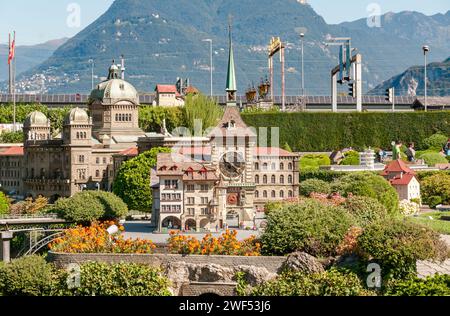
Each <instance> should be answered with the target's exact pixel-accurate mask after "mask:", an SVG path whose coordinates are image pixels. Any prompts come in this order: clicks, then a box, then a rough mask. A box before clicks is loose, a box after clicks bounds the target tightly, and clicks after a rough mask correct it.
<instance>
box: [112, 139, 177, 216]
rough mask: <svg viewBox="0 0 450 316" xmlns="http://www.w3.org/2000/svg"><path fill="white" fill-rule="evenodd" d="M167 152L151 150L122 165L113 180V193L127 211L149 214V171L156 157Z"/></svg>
mask: <svg viewBox="0 0 450 316" xmlns="http://www.w3.org/2000/svg"><path fill="white" fill-rule="evenodd" d="M167 152H170V149H169V148H163V147H158V148H152V149H151V150H150V151H147V152H145V153H143V154H141V155H139V156H138V157H136V158H134V159H131V160H129V161H127V162H125V163H124V164H123V165H122V167H121V168H120V170H119V172H118V174H117V177H116V179H115V180H114V183H113V192H114V193H115V194H116V195H117V196H119V197H120V198H122V200H123V201H124V202H125V203H126V204H127V205H128V208H129V209H131V210H136V211H141V212H151V209H152V203H153V195H152V189H151V184H150V177H151V170H152V168H154V167H155V166H156V159H157V155H158V154H159V153H167Z"/></svg>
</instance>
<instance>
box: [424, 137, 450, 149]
mask: <svg viewBox="0 0 450 316" xmlns="http://www.w3.org/2000/svg"><path fill="white" fill-rule="evenodd" d="M447 140H448V137H447V136H445V135H444V134H442V133H436V134H433V135H431V136H430V137H428V138H425V139H424V141H423V147H424V148H425V149H432V150H441V149H442V147H443V146H444V145H445V143H446V142H447Z"/></svg>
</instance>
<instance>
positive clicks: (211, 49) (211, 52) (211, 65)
mask: <svg viewBox="0 0 450 316" xmlns="http://www.w3.org/2000/svg"><path fill="white" fill-rule="evenodd" d="M209 44H210V68H211V69H210V70H211V78H210V84H211V97H212V96H213V46H212V45H213V44H212V40H211V41H210V42H209Z"/></svg>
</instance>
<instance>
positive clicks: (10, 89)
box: [8, 33, 12, 95]
mask: <svg viewBox="0 0 450 316" xmlns="http://www.w3.org/2000/svg"><path fill="white" fill-rule="evenodd" d="M8 49H9V50H8V58H9V55H10V54H11V33H9V45H8ZM8 71H9V94H10V95H11V94H12V69H11V63H10V61H9V60H8Z"/></svg>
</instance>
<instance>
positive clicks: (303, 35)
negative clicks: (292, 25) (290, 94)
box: [300, 33, 305, 96]
mask: <svg viewBox="0 0 450 316" xmlns="http://www.w3.org/2000/svg"><path fill="white" fill-rule="evenodd" d="M300 38H301V40H302V96H305V66H304V38H305V33H300Z"/></svg>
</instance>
